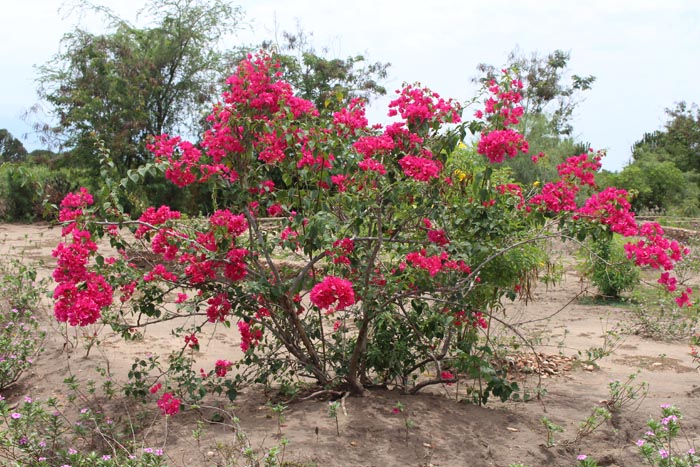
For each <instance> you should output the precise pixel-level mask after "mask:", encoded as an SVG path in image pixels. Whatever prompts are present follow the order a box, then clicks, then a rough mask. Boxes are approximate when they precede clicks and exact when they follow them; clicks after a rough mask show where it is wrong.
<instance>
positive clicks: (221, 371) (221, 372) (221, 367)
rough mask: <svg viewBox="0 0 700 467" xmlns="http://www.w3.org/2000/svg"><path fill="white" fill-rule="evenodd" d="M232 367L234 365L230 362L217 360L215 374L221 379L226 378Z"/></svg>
mask: <svg viewBox="0 0 700 467" xmlns="http://www.w3.org/2000/svg"><path fill="white" fill-rule="evenodd" d="M232 365H233V363H231V362H229V361H228V360H217V361H216V363H215V364H214V372H215V373H216V376H219V377H221V378H223V377H224V376H226V373H228V371H229V370H230V369H231V366H232Z"/></svg>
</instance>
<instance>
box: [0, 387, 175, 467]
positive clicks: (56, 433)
mask: <svg viewBox="0 0 700 467" xmlns="http://www.w3.org/2000/svg"><path fill="white" fill-rule="evenodd" d="M76 412H78V413H77V421H74V422H73V421H71V419H70V418H68V417H69V416H73V414H70V413H69V411H68V410H66V408H65V407H60V406H59V404H58V401H57V400H56V399H53V398H52V399H49V400H48V401H37V400H33V399H32V398H31V397H27V396H25V397H24V400H23V401H22V402H21V403H19V404H14V405H12V404H9V403H8V401H6V400H5V399H0V436H2V439H3V443H2V446H1V447H0V455H1V456H2V458H3V459H4V461H7V462H11V463H12V464H5V463H4V462H3V465H22V466H30V467H59V466H66V465H68V466H72V467H88V466H90V467H92V466H101V467H117V466H119V467H123V466H129V467H164V466H165V465H166V463H165V458H164V456H163V451H162V450H161V449H154V448H132V449H129V448H127V447H126V446H127V445H128V444H129V441H130V440H129V439H128V438H129V436H128V435H127V436H126V438H127V439H120V436H121V437H122V438H124V436H123V435H121V433H123V431H122V430H123V429H124V427H123V426H121V427H120V426H118V424H117V423H115V421H114V420H112V419H111V418H109V417H107V416H105V415H104V414H103V413H96V412H94V411H93V410H92V409H90V408H88V407H85V408H82V409H80V410H78V411H76ZM125 433H129V431H126V432H125ZM95 439H97V440H101V441H102V445H101V446H99V449H95V448H96V446H95V443H94V442H93V441H94V440H95Z"/></svg>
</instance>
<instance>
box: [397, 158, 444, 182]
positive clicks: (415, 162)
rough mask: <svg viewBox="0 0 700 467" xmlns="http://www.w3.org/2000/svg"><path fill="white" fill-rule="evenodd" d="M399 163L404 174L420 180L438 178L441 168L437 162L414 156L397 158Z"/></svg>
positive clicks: (426, 180) (425, 180) (427, 180)
mask: <svg viewBox="0 0 700 467" xmlns="http://www.w3.org/2000/svg"><path fill="white" fill-rule="evenodd" d="M399 165H400V166H401V168H402V169H403V173H404V174H406V176H408V177H411V178H413V179H415V180H418V181H421V182H429V181H430V179H432V178H439V177H440V170H441V169H442V167H441V164H440V163H439V162H437V161H434V160H432V159H427V158H425V157H416V156H405V157H403V158H402V159H401V160H399Z"/></svg>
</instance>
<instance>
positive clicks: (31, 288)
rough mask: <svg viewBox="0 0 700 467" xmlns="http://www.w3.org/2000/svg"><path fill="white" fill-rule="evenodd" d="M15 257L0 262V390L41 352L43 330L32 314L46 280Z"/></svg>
mask: <svg viewBox="0 0 700 467" xmlns="http://www.w3.org/2000/svg"><path fill="white" fill-rule="evenodd" d="M36 274H37V273H36V269H34V268H33V267H30V266H27V265H26V264H24V263H22V262H21V261H18V260H10V261H7V262H5V261H1V262H0V390H3V389H6V388H7V387H9V386H10V385H12V384H14V383H15V382H17V380H19V378H20V377H21V376H22V374H23V373H24V372H25V371H26V370H27V369H28V368H29V367H31V366H32V364H33V363H34V359H35V358H36V357H37V356H38V355H39V354H40V353H41V352H43V350H44V348H43V342H44V337H45V335H46V334H45V332H44V331H43V330H42V329H41V327H40V326H39V322H38V320H37V318H36V317H35V314H36V312H37V311H38V303H39V301H40V297H41V296H42V294H44V293H45V291H46V281H39V280H37V275H36Z"/></svg>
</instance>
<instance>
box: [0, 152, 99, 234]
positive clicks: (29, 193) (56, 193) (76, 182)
mask: <svg viewBox="0 0 700 467" xmlns="http://www.w3.org/2000/svg"><path fill="white" fill-rule="evenodd" d="M92 185H94V183H91V182H90V180H89V179H88V178H87V177H86V173H85V172H84V171H83V170H80V169H68V168H62V169H51V168H50V167H48V166H45V165H33V164H3V165H2V166H0V220H2V221H5V222H8V221H9V222H18V221H19V222H28V221H36V220H51V219H53V218H54V217H55V211H53V210H51V209H50V208H48V205H50V204H58V203H59V202H60V201H61V199H63V197H64V196H65V195H66V194H67V193H70V192H71V191H74V190H76V189H77V188H78V187H80V186H92ZM47 203H48V204H47Z"/></svg>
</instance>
